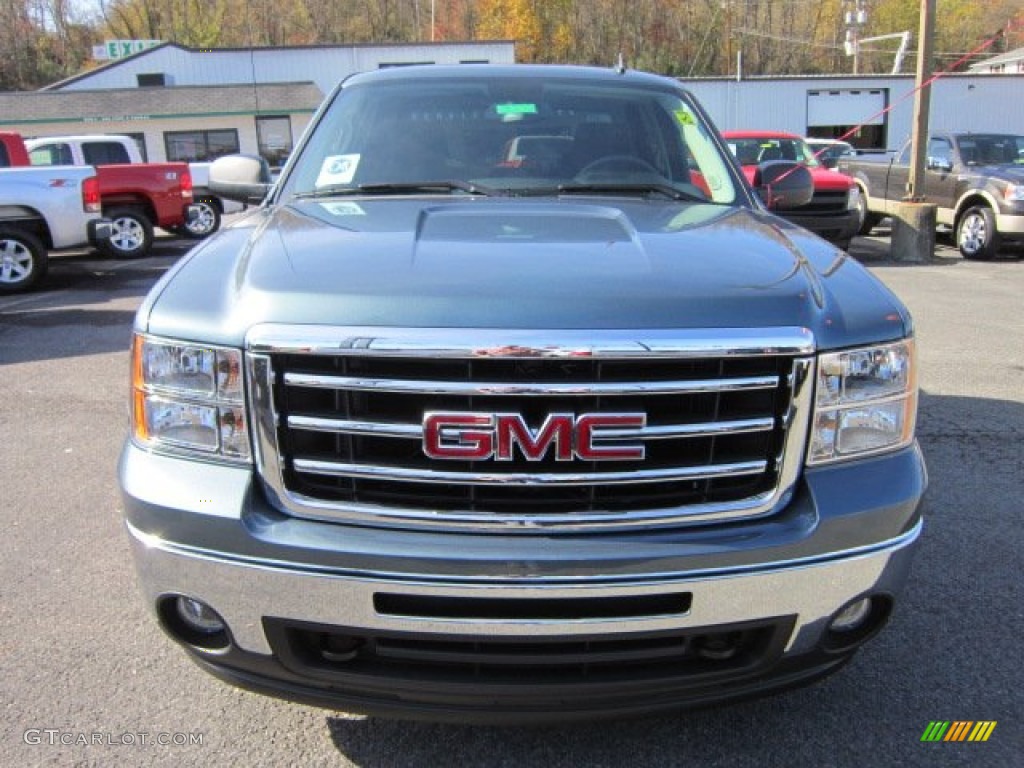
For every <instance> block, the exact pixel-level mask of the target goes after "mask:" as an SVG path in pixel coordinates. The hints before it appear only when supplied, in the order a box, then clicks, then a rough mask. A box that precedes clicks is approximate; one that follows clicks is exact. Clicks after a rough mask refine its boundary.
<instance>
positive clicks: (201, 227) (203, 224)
mask: <svg viewBox="0 0 1024 768" xmlns="http://www.w3.org/2000/svg"><path fill="white" fill-rule="evenodd" d="M195 206H196V207H197V208H198V209H199V215H198V216H196V217H195V218H194V219H192V221H186V222H185V232H186V233H187V234H188V235H189V236H190V237H195V238H200V237H206V236H207V235H211V234H213V233H214V232H216V231H217V229H218V227H220V212H219V211H218V210H217V209H216V208H215V207H214V205H213V203H210V202H207V201H206V200H197V201H196V202H195Z"/></svg>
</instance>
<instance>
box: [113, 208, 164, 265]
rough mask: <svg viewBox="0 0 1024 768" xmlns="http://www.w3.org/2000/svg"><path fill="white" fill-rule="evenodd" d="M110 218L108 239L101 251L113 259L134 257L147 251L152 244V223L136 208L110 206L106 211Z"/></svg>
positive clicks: (143, 254)
mask: <svg viewBox="0 0 1024 768" xmlns="http://www.w3.org/2000/svg"><path fill="white" fill-rule="evenodd" d="M106 216H107V218H109V219H110V222H111V226H110V239H109V240H108V241H107V242H106V243H105V244H104V246H103V252H104V253H106V254H107V255H108V256H112V257H113V258H115V259H135V258H138V257H140V256H145V255H146V254H147V253H149V249H150V247H151V246H152V245H153V224H152V223H151V222H150V220H149V218H148V217H147V216H146V214H144V213H142V211H140V210H138V209H137V208H112V209H111V210H110V211H108V212H106Z"/></svg>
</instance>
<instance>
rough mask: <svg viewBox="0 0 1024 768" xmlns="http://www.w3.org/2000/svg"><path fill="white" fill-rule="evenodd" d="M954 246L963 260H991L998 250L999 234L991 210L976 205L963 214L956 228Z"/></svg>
mask: <svg viewBox="0 0 1024 768" xmlns="http://www.w3.org/2000/svg"><path fill="white" fill-rule="evenodd" d="M956 245H957V248H959V249H960V255H961V256H963V257H964V258H965V259H991V258H992V257H993V256H995V253H996V251H997V250H998V249H999V233H998V232H997V231H996V220H995V216H994V215H993V214H992V209H991V208H988V207H987V206H983V205H976V206H975V207H973V208H970V209H968V210H967V211H965V212H964V214H963V216H961V217H960V220H959V222H957V226H956Z"/></svg>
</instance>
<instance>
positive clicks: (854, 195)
mask: <svg viewBox="0 0 1024 768" xmlns="http://www.w3.org/2000/svg"><path fill="white" fill-rule="evenodd" d="M859 203H860V187H858V186H857V185H856V184H854V185H853V186H852V187H850V191H849V192H847V193H846V210H848V211H852V210H854V209H855V208H856V207H857V205H858V204H859Z"/></svg>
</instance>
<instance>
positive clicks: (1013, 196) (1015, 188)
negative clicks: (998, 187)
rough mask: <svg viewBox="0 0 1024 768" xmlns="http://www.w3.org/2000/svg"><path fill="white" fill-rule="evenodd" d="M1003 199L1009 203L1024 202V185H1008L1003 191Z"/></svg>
mask: <svg viewBox="0 0 1024 768" xmlns="http://www.w3.org/2000/svg"><path fill="white" fill-rule="evenodd" d="M1003 199H1004V200H1007V201H1009V202H1019V201H1021V200H1024V184H1007V185H1006V189H1005V190H1003Z"/></svg>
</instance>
